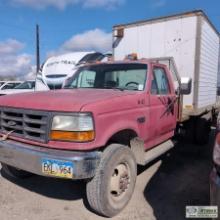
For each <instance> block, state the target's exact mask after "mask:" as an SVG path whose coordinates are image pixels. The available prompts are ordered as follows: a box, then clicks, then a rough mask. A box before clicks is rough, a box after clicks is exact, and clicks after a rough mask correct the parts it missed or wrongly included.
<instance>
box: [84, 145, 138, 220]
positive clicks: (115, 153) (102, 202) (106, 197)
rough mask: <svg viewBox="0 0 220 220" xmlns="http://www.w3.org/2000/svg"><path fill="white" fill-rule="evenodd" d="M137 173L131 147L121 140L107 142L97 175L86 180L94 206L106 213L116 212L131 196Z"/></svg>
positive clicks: (106, 214)
mask: <svg viewBox="0 0 220 220" xmlns="http://www.w3.org/2000/svg"><path fill="white" fill-rule="evenodd" d="M136 176H137V165H136V161H135V157H134V155H133V153H132V151H131V150H130V148H128V147H126V146H123V145H119V144H112V145H110V146H108V147H107V148H106V149H105V150H104V152H103V155H102V158H101V162H100V165H99V168H98V169H97V172H96V175H95V177H94V178H93V179H92V180H91V181H90V182H88V183H87V187H86V191H87V199H88V202H89V204H90V206H91V208H92V209H93V210H94V211H96V212H97V213H99V214H101V215H104V216H106V217H113V216H115V215H117V214H118V213H119V212H120V211H121V210H122V209H123V208H124V207H125V206H126V205H127V204H128V202H129V200H130V199H131V196H132V194H133V191H134V187H135V183H136Z"/></svg>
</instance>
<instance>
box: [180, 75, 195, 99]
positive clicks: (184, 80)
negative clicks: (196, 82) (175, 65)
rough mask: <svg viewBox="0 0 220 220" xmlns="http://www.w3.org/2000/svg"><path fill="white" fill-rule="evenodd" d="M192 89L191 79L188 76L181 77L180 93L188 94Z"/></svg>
mask: <svg viewBox="0 0 220 220" xmlns="http://www.w3.org/2000/svg"><path fill="white" fill-rule="evenodd" d="M191 90H192V79H191V78H189V77H181V84H180V94H181V95H189V94H190V93H191Z"/></svg>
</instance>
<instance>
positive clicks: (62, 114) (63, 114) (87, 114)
mask: <svg viewBox="0 0 220 220" xmlns="http://www.w3.org/2000/svg"><path fill="white" fill-rule="evenodd" d="M56 117H61V118H62V117H64V118H65V117H67V118H71V117H73V118H74V117H75V118H80V117H81V118H83V117H88V118H89V119H90V120H91V121H90V123H91V125H92V126H91V129H92V130H91V129H88V130H87V129H81V130H80V129H77V130H66V129H63V130H62V129H57V128H53V123H54V118H56ZM54 131H55V132H56V131H57V132H66V133H70V132H72V133H79V134H83V133H89V132H92V131H93V132H94V135H93V138H92V139H89V140H85V141H81V140H65V139H54V138H52V137H51V134H52V133H53V132H54ZM49 140H50V141H62V142H75V143H86V142H91V141H94V140H95V122H94V117H93V114H92V113H91V112H74V113H66V112H55V113H53V115H52V117H51V123H50V129H49Z"/></svg>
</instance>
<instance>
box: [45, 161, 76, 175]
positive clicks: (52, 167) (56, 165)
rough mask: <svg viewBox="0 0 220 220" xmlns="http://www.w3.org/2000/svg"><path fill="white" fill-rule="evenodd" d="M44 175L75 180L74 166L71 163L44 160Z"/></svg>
mask: <svg viewBox="0 0 220 220" xmlns="http://www.w3.org/2000/svg"><path fill="white" fill-rule="evenodd" d="M41 164H42V173H43V174H46V175H48V176H53V177H60V178H67V179H72V178H73V168H74V164H73V163H72V162H69V161H62V160H54V159H47V158H45V159H42V163H41Z"/></svg>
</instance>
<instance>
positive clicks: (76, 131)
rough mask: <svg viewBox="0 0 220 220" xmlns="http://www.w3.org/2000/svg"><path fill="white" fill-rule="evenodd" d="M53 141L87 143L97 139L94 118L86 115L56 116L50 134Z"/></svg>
mask: <svg viewBox="0 0 220 220" xmlns="http://www.w3.org/2000/svg"><path fill="white" fill-rule="evenodd" d="M50 138H51V139H52V140H63V141H75V142H86V141H92V140H94V138H95V132H94V125H93V120H92V116H91V115H90V114H86V113H78V114H75V115H56V116H54V118H53V122H52V128H51V133H50Z"/></svg>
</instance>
